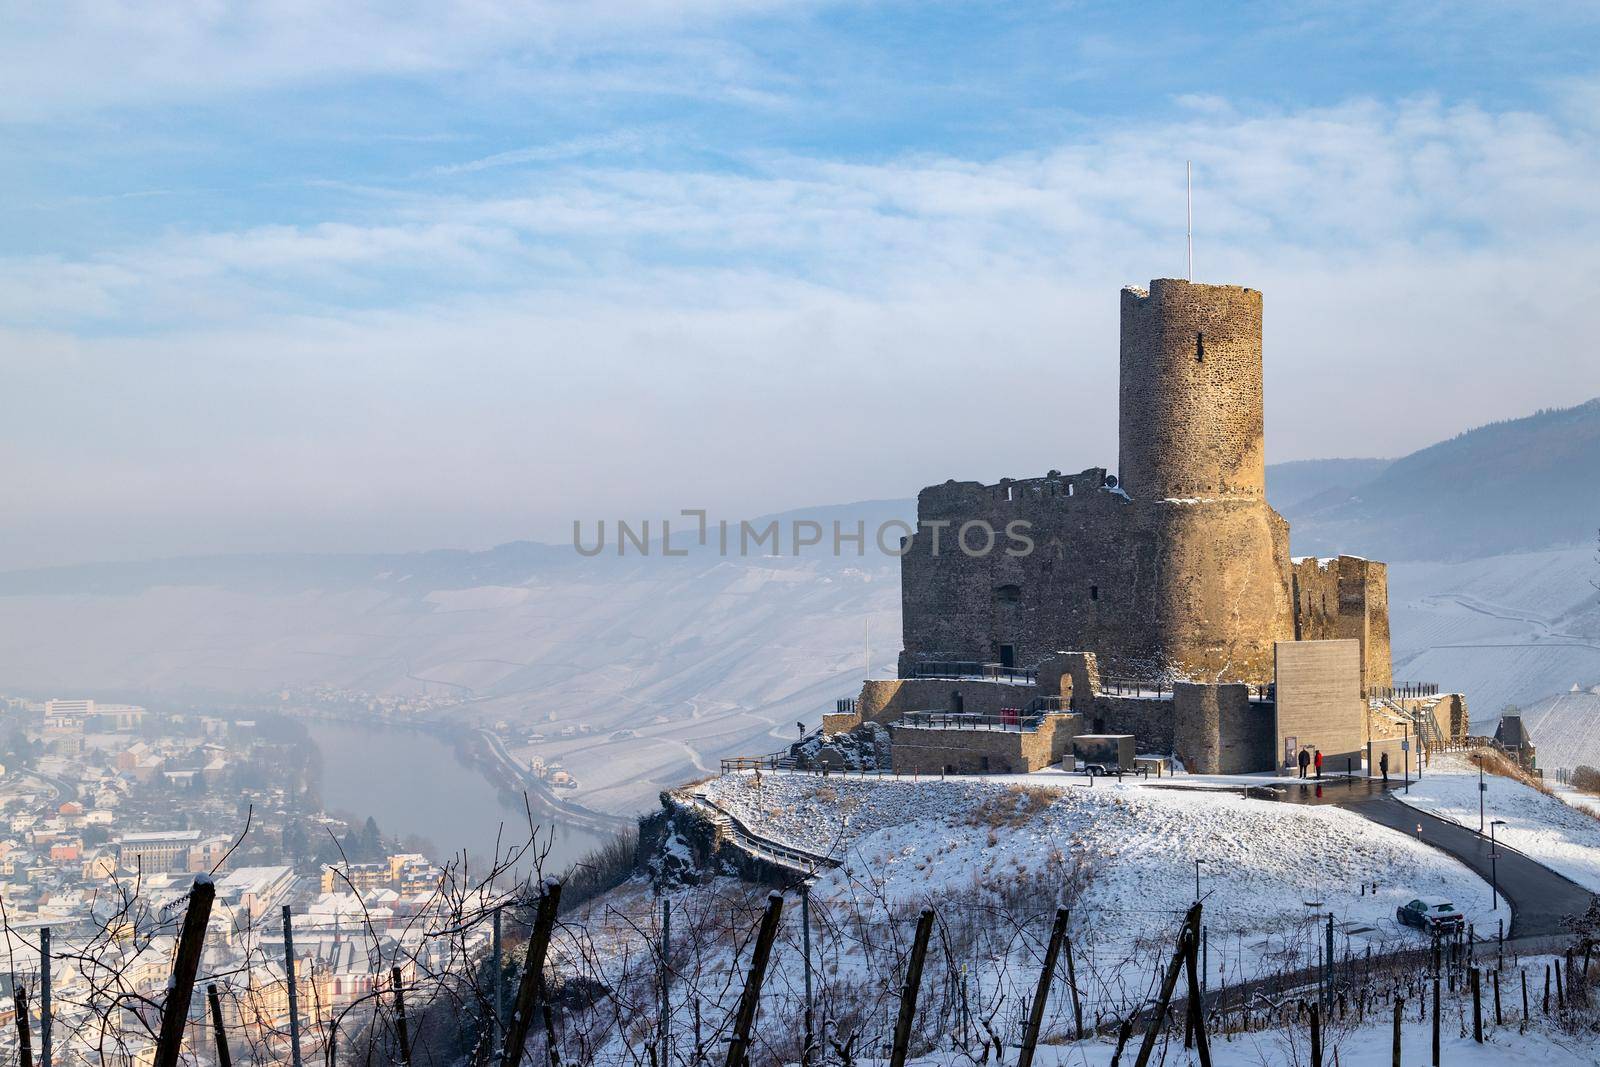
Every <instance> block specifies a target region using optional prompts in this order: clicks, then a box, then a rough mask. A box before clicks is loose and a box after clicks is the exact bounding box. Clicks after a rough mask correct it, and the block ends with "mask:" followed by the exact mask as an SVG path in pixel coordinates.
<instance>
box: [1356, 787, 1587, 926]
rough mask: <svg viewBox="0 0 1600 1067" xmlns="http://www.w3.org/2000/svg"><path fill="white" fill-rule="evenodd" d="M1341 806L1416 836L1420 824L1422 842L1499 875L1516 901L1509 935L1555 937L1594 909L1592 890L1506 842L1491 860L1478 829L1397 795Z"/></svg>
mask: <svg viewBox="0 0 1600 1067" xmlns="http://www.w3.org/2000/svg"><path fill="white" fill-rule="evenodd" d="M1341 806H1342V807H1345V808H1347V809H1349V810H1350V811H1353V812H1355V813H1356V814H1357V815H1360V816H1361V817H1362V818H1365V819H1370V820H1371V821H1373V822H1375V823H1377V824H1378V825H1380V826H1387V827H1389V828H1390V829H1391V830H1398V831H1400V832H1401V833H1403V834H1411V835H1415V834H1416V832H1417V827H1418V826H1419V825H1420V826H1421V827H1422V840H1423V841H1424V842H1426V843H1427V844H1430V845H1432V846H1433V847H1435V848H1437V849H1440V850H1441V851H1444V852H1448V853H1449V854H1450V855H1452V856H1454V857H1455V858H1456V859H1458V860H1460V861H1461V862H1462V863H1464V864H1466V865H1467V866H1468V867H1470V868H1471V869H1472V870H1473V871H1475V872H1476V873H1477V874H1478V875H1480V876H1481V877H1482V878H1483V880H1484V881H1486V882H1487V881H1490V880H1491V879H1492V878H1495V877H1496V876H1498V882H1499V885H1500V893H1501V895H1503V896H1504V897H1505V898H1506V899H1507V900H1509V901H1510V902H1511V911H1512V919H1511V929H1510V930H1507V931H1506V936H1507V937H1513V938H1524V937H1550V936H1554V935H1558V934H1565V933H1569V932H1570V928H1569V926H1568V925H1567V920H1568V919H1570V918H1576V917H1577V916H1580V915H1582V914H1583V913H1584V912H1585V911H1587V910H1588V908H1589V901H1590V899H1591V896H1592V894H1590V892H1589V891H1588V890H1587V889H1584V888H1583V887H1582V886H1580V885H1578V884H1577V883H1576V882H1573V881H1571V880H1570V879H1568V878H1564V877H1562V876H1561V875H1559V874H1557V873H1556V872H1555V871H1552V870H1551V869H1550V868H1548V867H1545V866H1543V865H1542V864H1538V863H1535V862H1534V861H1533V860H1531V859H1529V858H1528V857H1527V856H1524V855H1523V854H1522V853H1520V852H1516V851H1513V850H1511V849H1508V848H1506V846H1505V845H1503V844H1502V845H1500V846H1499V853H1500V855H1499V858H1498V859H1497V860H1495V861H1493V862H1491V861H1490V858H1489V839H1488V838H1486V837H1479V836H1478V833H1477V831H1476V830H1471V829H1468V828H1467V827H1465V826H1462V825H1460V824H1458V823H1453V822H1448V821H1446V820H1444V819H1440V818H1436V817H1434V816H1432V815H1429V814H1427V813H1426V812H1421V811H1418V810H1417V809H1416V808H1410V807H1407V806H1406V805H1404V804H1402V803H1400V802H1399V801H1398V800H1395V799H1394V798H1393V797H1387V796H1381V795H1379V796H1371V797H1365V798H1360V799H1352V800H1350V801H1349V802H1348V803H1346V804H1343V805H1341ZM1492 932H1493V931H1490V930H1487V929H1484V928H1483V926H1482V924H1480V927H1479V930H1478V934H1479V936H1489V935H1491V934H1492Z"/></svg>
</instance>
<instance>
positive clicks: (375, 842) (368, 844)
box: [361, 815, 383, 860]
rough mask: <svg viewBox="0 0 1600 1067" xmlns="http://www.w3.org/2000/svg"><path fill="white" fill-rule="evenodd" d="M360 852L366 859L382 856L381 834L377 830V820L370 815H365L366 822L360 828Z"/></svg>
mask: <svg viewBox="0 0 1600 1067" xmlns="http://www.w3.org/2000/svg"><path fill="white" fill-rule="evenodd" d="M361 852H362V854H363V855H364V856H365V857H366V858H367V859H368V860H375V859H379V858H381V857H382V856H383V835H382V834H381V833H379V832H378V821H377V820H376V819H374V818H373V817H372V816H370V815H368V816H367V824H366V825H365V826H363V827H362V828H361Z"/></svg>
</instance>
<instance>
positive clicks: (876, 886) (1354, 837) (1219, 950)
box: [697, 772, 1600, 978]
mask: <svg viewBox="0 0 1600 1067" xmlns="http://www.w3.org/2000/svg"><path fill="white" fill-rule="evenodd" d="M1085 781H1086V780H1085V779H1079V778H1076V777H1070V776H1067V775H1064V774H1060V773H1049V772H1044V773H1039V774H1032V775H1016V776H995V777H993V778H980V779H973V778H966V779H956V778H952V779H950V780H948V781H939V780H929V779H923V780H920V781H912V780H909V779H895V778H873V777H868V778H850V777H845V776H833V777H830V778H828V779H822V778H818V777H815V776H813V775H809V774H767V775H763V776H762V777H761V778H760V780H759V781H758V780H757V779H756V778H754V777H752V776H742V775H729V776H724V777H721V778H717V779H714V780H712V781H710V782H707V783H705V784H704V785H702V786H699V787H697V788H698V789H699V790H700V791H702V792H703V793H704V794H705V795H706V796H707V797H708V798H710V799H711V800H712V801H714V802H715V803H716V804H718V805H720V806H721V807H723V808H724V809H726V810H728V811H731V812H733V813H734V814H735V815H737V816H738V817H739V818H740V819H741V820H742V821H743V822H744V823H745V824H746V825H747V826H748V827H749V828H750V829H752V830H753V831H755V832H757V833H759V834H762V835H764V836H767V837H770V838H773V839H775V840H778V841H780V842H783V843H787V844H790V845H793V846H795V847H799V848H802V849H806V850H810V851H813V852H822V853H827V854H831V855H833V856H835V857H837V858H839V859H842V860H843V866H842V867H841V868H839V869H838V870H835V871H832V872H830V873H827V874H824V875H823V876H821V878H820V879H819V880H818V882H817V884H816V886H815V888H814V890H813V893H814V895H815V896H817V897H819V898H821V899H823V900H833V901H850V902H852V903H854V904H856V905H858V906H861V905H865V904H869V903H871V902H872V901H874V900H878V901H882V902H886V903H887V906H888V907H890V908H891V909H892V908H893V907H897V906H898V907H912V906H920V905H921V904H923V903H927V902H937V901H940V900H946V899H958V898H959V899H966V900H970V901H972V902H973V903H975V904H982V903H985V902H988V903H998V902H999V901H1001V900H1003V899H1005V898H1007V897H1011V896H1018V895H1021V896H1027V895H1029V894H1030V893H1031V894H1033V895H1035V896H1036V897H1037V898H1038V899H1040V900H1042V901H1050V900H1053V899H1054V898H1055V896H1056V894H1057V892H1058V890H1060V889H1062V888H1064V887H1070V888H1071V890H1072V892H1073V893H1074V894H1075V897H1076V900H1075V903H1074V904H1073V908H1074V914H1075V915H1076V916H1077V917H1078V918H1077V919H1076V920H1075V922H1076V926H1077V928H1078V929H1079V931H1080V934H1079V940H1080V942H1081V943H1082V944H1083V946H1084V948H1085V951H1088V952H1093V953H1097V954H1099V955H1100V956H1101V957H1103V958H1105V959H1108V960H1109V959H1114V958H1120V957H1123V956H1126V955H1129V954H1134V953H1136V952H1137V951H1138V950H1139V947H1140V946H1148V945H1149V944H1152V943H1154V942H1157V941H1160V940H1161V939H1163V938H1169V937H1170V936H1171V932H1172V930H1173V929H1174V927H1175V924H1176V923H1177V921H1178V920H1179V919H1181V917H1182V915H1183V912H1184V910H1185V909H1186V908H1187V907H1188V906H1189V905H1190V904H1191V903H1192V902H1193V900H1194V897H1195V893H1194V890H1195V873H1196V871H1195V866H1196V862H1197V861H1198V863H1199V875H1200V892H1201V895H1202V899H1203V900H1204V901H1205V912H1206V922H1207V924H1208V926H1209V928H1210V932H1211V937H1212V939H1213V945H1212V950H1211V951H1212V952H1213V953H1214V954H1215V956H1214V961H1213V964H1212V966H1213V968H1214V969H1215V968H1216V967H1217V966H1219V965H1220V966H1225V967H1226V968H1227V969H1228V970H1229V972H1230V973H1231V974H1233V975H1234V976H1235V978H1238V977H1251V976H1254V975H1256V974H1259V973H1261V972H1263V971H1266V970H1271V969H1274V968H1276V967H1279V966H1281V965H1282V963H1283V962H1284V961H1285V960H1286V959H1290V958H1293V957H1295V956H1296V955H1299V956H1300V957H1302V958H1304V956H1305V954H1306V953H1307V952H1309V953H1310V954H1311V956H1312V957H1313V958H1314V955H1315V945H1316V938H1317V936H1318V930H1320V926H1319V923H1320V921H1321V917H1322V916H1324V915H1326V914H1327V913H1329V912H1332V913H1333V914H1334V915H1335V917H1336V922H1337V927H1338V929H1339V930H1340V934H1339V945H1340V951H1341V952H1342V951H1343V949H1344V948H1346V947H1348V948H1350V949H1351V950H1352V951H1353V952H1355V953H1357V954H1360V953H1362V952H1363V951H1364V950H1365V949H1366V947H1367V946H1369V945H1371V946H1373V948H1374V951H1377V950H1378V949H1379V947H1380V946H1383V945H1385V944H1392V943H1395V942H1396V941H1404V940H1409V938H1410V934H1409V932H1407V931H1405V930H1404V929H1403V928H1400V927H1397V925H1396V924H1395V922H1394V913H1395V909H1396V908H1397V907H1398V906H1399V905H1401V904H1404V903H1406V902H1407V901H1409V900H1412V899H1414V898H1415V897H1417V896H1442V897H1446V898H1449V899H1452V900H1454V901H1455V903H1456V904H1457V905H1458V906H1459V907H1460V908H1462V910H1464V911H1465V912H1466V913H1467V914H1468V915H1473V914H1477V913H1480V912H1481V913H1484V914H1487V913H1488V911H1489V908H1490V903H1491V902H1490V891H1489V887H1488V886H1487V885H1485V884H1484V883H1483V882H1482V881H1481V880H1480V879H1479V878H1478V877H1477V876H1476V875H1474V874H1473V873H1472V872H1470V871H1468V870H1467V869H1466V868H1465V867H1464V866H1462V865H1461V864H1459V863H1457V862H1456V861H1455V860H1453V859H1451V858H1449V857H1448V856H1445V855H1444V854H1442V853H1440V852H1438V851H1436V850H1435V849H1433V848H1430V847H1428V846H1426V845H1424V844H1422V843H1420V842H1418V841H1415V840H1413V839H1411V838H1410V837H1408V836H1406V835H1404V834H1399V833H1396V832H1394V831H1391V830H1387V829H1384V828H1382V827H1378V826H1375V825H1374V824H1372V823H1370V822H1367V821H1366V820H1364V819H1362V818H1360V817H1359V816H1357V815H1354V814H1351V813H1350V812H1347V811H1344V810H1342V809H1339V808H1335V807H1328V806H1319V807H1309V806H1300V805H1293V804H1283V803H1278V802H1273V801H1264V800H1250V799H1246V798H1244V797H1241V796H1239V795H1236V794H1233V793H1228V792H1219V791H1214V790H1213V791H1191V790H1184V789H1173V788H1166V787H1163V786H1161V785H1157V784H1135V783H1134V782H1133V781H1132V780H1131V779H1130V780H1129V782H1128V783H1127V784H1124V785H1118V784H1116V783H1115V782H1109V783H1108V782H1106V781H1104V780H1102V781H1100V782H1098V783H1097V784H1095V785H1094V786H1093V787H1086V786H1085V785H1084V782H1085ZM1558 806H1559V805H1558ZM1597 825H1600V824H1597ZM1597 855H1600V852H1597ZM1373 883H1376V888H1375V889H1374V888H1373ZM1502 908H1503V905H1502ZM1501 914H1505V913H1504V911H1502V913H1501ZM1508 917H1509V916H1508Z"/></svg>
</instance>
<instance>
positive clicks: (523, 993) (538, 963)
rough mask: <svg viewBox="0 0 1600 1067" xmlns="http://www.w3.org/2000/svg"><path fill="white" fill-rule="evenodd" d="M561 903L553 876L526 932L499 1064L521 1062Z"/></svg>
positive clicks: (514, 1066)
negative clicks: (525, 955)
mask: <svg viewBox="0 0 1600 1067" xmlns="http://www.w3.org/2000/svg"><path fill="white" fill-rule="evenodd" d="M560 903H561V883H560V882H557V881H556V880H555V879H553V878H552V879H551V880H549V881H547V882H545V884H544V895H543V896H542V897H540V898H539V911H538V913H537V914H536V915H535V916H534V919H533V932H532V933H531V934H529V935H528V958H527V961H526V965H525V966H524V967H523V969H522V981H521V982H520V983H518V985H517V1002H516V1006H515V1007H514V1008H513V1009H512V1012H511V1020H510V1023H509V1025H507V1027H506V1043H505V1048H504V1049H503V1050H502V1051H501V1054H500V1067H517V1064H519V1063H521V1062H522V1050H523V1046H524V1045H526V1044H527V1043H528V1027H529V1026H531V1025H532V1024H533V1002H534V998H535V997H537V996H538V994H539V979H540V978H541V977H542V976H543V974H544V957H545V953H546V952H548V951H549V949H550V938H551V935H552V934H553V933H554V932H555V928H556V908H557V907H558V906H559V905H560Z"/></svg>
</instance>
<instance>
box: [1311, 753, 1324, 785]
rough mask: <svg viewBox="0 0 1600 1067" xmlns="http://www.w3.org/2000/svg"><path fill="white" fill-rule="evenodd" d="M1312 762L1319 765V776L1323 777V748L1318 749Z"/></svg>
mask: <svg viewBox="0 0 1600 1067" xmlns="http://www.w3.org/2000/svg"><path fill="white" fill-rule="evenodd" d="M1312 762H1313V763H1315V764H1316V765H1317V777H1318V778H1321V777H1322V749H1320V748H1319V749H1317V754H1316V755H1315V756H1313V757H1312Z"/></svg>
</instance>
